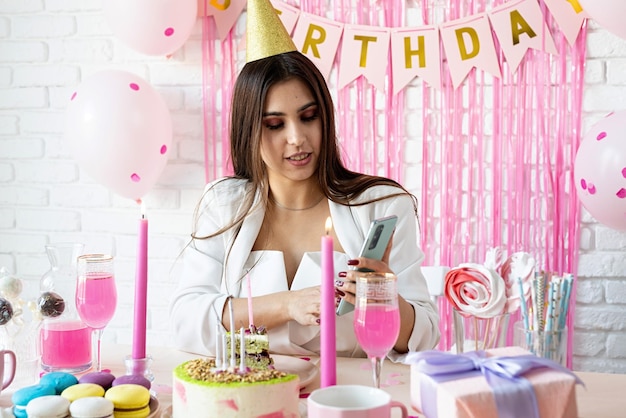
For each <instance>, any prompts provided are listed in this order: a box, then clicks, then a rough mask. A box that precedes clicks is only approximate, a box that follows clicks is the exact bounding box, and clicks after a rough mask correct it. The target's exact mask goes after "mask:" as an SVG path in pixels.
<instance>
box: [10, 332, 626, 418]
mask: <svg viewBox="0 0 626 418" xmlns="http://www.w3.org/2000/svg"><path fill="white" fill-rule="evenodd" d="M147 352H148V354H149V355H151V356H152V359H153V362H152V367H151V370H152V373H153V374H154V378H155V379H154V382H153V389H154V391H155V392H156V394H157V397H158V399H159V402H160V404H161V410H162V411H167V410H168V409H169V407H170V405H171V399H172V398H171V391H172V370H173V369H174V367H176V366H177V365H179V364H180V363H183V362H184V361H187V360H191V359H194V358H198V357H200V356H198V355H196V354H191V353H186V352H182V351H177V350H174V349H171V348H164V347H149V348H148V350H147ZM128 354H130V346H128V345H110V344H103V346H102V357H103V365H104V366H105V367H107V368H109V369H111V372H112V373H113V374H115V375H122V374H124V373H125V368H124V357H126V356H127V355H128ZM311 361H316V359H311ZM576 374H577V375H578V376H579V377H580V378H581V379H582V381H583V382H584V383H585V385H586V388H583V387H582V386H580V385H577V389H576V391H577V400H578V411H579V416H580V417H581V418H623V417H625V416H626V395H625V392H624V388H625V387H626V375H625V374H608V373H590V372H577V373H576ZM409 377H410V368H409V366H406V365H402V364H393V363H391V362H389V361H385V364H384V366H383V374H382V377H381V384H382V385H383V389H384V390H386V391H387V392H389V394H391V396H392V398H393V399H394V400H397V401H400V402H403V403H404V404H405V405H406V406H407V408H408V409H409V414H412V415H414V416H420V415H419V414H417V412H415V411H414V410H412V408H411V407H410V393H409V381H410V379H409ZM371 381H372V378H371V369H370V368H369V361H368V360H366V359H349V358H339V359H338V360H337V383H338V384H361V385H368V384H370V382H371ZM318 387H319V375H317V376H316V377H315V379H313V380H312V381H311V383H309V384H308V385H307V386H306V387H305V388H303V390H302V393H303V394H306V393H310V392H311V391H312V390H314V389H316V388H318ZM15 389H16V388H14V387H13V386H10V387H9V388H8V389H6V390H5V391H3V392H2V395H0V406H3V407H7V406H10V404H11V393H12V392H13V391H14V390H15ZM302 404H303V408H305V405H306V400H305V399H303V400H302ZM398 415H399V414H398ZM165 416H167V415H165ZM395 416H397V415H394V417H395Z"/></svg>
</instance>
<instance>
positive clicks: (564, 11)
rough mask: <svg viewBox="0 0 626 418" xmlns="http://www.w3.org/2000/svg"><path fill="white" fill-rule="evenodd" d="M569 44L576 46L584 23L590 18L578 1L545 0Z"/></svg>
mask: <svg viewBox="0 0 626 418" xmlns="http://www.w3.org/2000/svg"><path fill="white" fill-rule="evenodd" d="M544 2H545V3H546V6H548V9H550V13H551V14H552V16H553V17H554V20H555V21H556V23H557V24H558V25H559V28H561V31H562V32H563V35H564V36H565V39H567V43H568V44H570V46H574V43H575V42H576V38H578V34H579V33H580V29H581V27H582V24H583V21H584V20H585V19H586V18H588V17H589V14H588V13H587V12H585V11H584V10H583V8H582V6H581V5H580V3H579V2H578V1H577V0H544Z"/></svg>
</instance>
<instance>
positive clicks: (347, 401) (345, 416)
mask: <svg viewBox="0 0 626 418" xmlns="http://www.w3.org/2000/svg"><path fill="white" fill-rule="evenodd" d="M394 407H395V408H400V410H401V412H402V417H403V418H407V416H408V412H407V409H406V407H405V406H404V405H403V404H402V403H400V402H396V401H392V400H391V396H390V395H389V394H388V393H387V392H385V391H384V390H382V389H376V388H374V387H370V386H361V385H337V386H328V387H326V388H322V389H316V390H314V391H313V392H312V393H311V394H310V395H309V397H308V399H307V413H308V418H389V417H391V408H394Z"/></svg>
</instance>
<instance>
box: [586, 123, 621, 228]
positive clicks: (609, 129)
mask: <svg viewBox="0 0 626 418" xmlns="http://www.w3.org/2000/svg"><path fill="white" fill-rule="evenodd" d="M574 181H575V182H576V191H577V193H578V198H579V199H580V201H581V203H582V204H583V206H584V207H585V209H587V211H588V212H589V213H590V214H591V215H592V216H593V217H594V218H595V219H596V220H597V221H598V222H600V223H602V224H604V225H606V226H608V227H611V228H614V229H619V230H626V111H620V112H615V113H611V114H610V115H608V116H606V117H605V118H603V119H601V120H600V121H598V122H597V123H596V124H594V125H593V126H592V127H591V129H590V130H589V132H588V133H587V134H586V135H585V136H584V138H583V140H582V142H581V144H580V147H579V148H578V151H577V153H576V161H575V163H574Z"/></svg>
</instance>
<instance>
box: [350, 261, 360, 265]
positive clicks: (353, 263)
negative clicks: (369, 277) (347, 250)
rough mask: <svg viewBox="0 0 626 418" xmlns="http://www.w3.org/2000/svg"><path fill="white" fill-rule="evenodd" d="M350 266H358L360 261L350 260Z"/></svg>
mask: <svg viewBox="0 0 626 418" xmlns="http://www.w3.org/2000/svg"><path fill="white" fill-rule="evenodd" d="M348 265H349V266H358V265H359V260H348Z"/></svg>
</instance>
